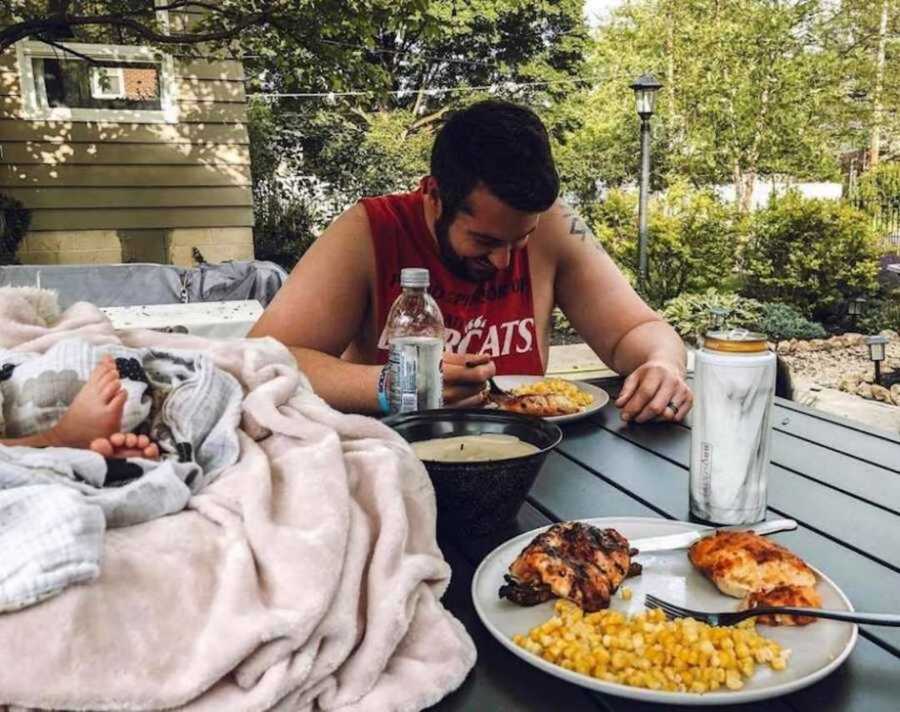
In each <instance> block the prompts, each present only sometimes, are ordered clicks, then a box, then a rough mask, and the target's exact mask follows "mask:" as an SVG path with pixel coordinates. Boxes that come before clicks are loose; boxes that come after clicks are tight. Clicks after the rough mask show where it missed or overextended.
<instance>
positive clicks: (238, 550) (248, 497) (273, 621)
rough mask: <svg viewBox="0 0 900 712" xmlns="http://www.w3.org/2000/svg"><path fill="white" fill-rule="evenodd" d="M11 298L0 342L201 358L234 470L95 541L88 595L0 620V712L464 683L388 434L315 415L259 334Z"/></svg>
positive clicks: (274, 704) (425, 523) (326, 699)
mask: <svg viewBox="0 0 900 712" xmlns="http://www.w3.org/2000/svg"><path fill="white" fill-rule="evenodd" d="M32 296H33V295H32ZM28 297H29V295H28V294H27V293H16V292H13V291H11V290H0V346H2V347H4V348H7V349H11V350H14V351H21V352H27V353H44V352H46V351H47V350H48V349H50V348H51V347H52V346H53V345H54V344H56V343H58V342H59V341H61V340H64V339H69V338H72V337H77V338H81V339H84V340H86V341H88V342H90V343H92V344H95V345H99V344H107V345H118V346H125V347H128V348H136V349H154V350H163V351H165V350H182V351H189V352H203V353H204V354H205V355H206V356H207V357H208V358H209V359H211V361H212V362H213V363H214V364H215V365H216V366H217V367H218V368H221V369H223V370H224V371H226V372H227V373H230V374H231V375H232V376H233V377H234V378H236V379H237V381H238V382H239V383H240V384H241V387H242V388H243V391H244V393H245V397H244V400H243V403H242V405H241V417H242V421H241V429H240V431H239V432H238V437H239V440H240V448H241V449H240V457H239V459H238V461H237V462H236V463H235V464H234V465H232V466H230V467H227V468H225V470H224V471H223V472H222V473H221V474H220V475H219V476H218V478H217V479H215V481H214V482H212V483H211V484H209V485H208V486H207V487H205V489H203V491H202V492H200V493H199V494H196V495H193V496H192V497H191V498H190V500H189V502H188V506H187V509H185V510H184V511H181V512H179V513H176V514H172V515H169V516H164V517H160V518H157V519H153V520H152V521H147V522H144V523H142V524H138V525H135V526H129V527H123V528H118V529H111V530H108V531H107V532H106V536H105V539H104V542H103V565H102V568H101V570H100V574H99V577H98V578H97V579H96V580H95V581H93V582H91V583H89V584H80V585H74V586H70V587H69V588H67V589H66V590H65V591H63V592H62V593H61V594H60V595H58V596H55V597H53V598H51V599H49V600H46V601H44V602H43V603H40V604H38V605H35V606H32V607H30V608H27V609H23V610H19V611H15V612H10V613H5V614H0V650H2V651H3V656H2V659H3V665H0V710H3V709H4V706H6V707H7V708H8V709H9V710H12V709H18V708H25V709H32V708H34V709H60V710H70V709H71V710H88V709H89V710H162V709H179V710H198V711H199V710H204V711H205V710H208V711H210V712H212V711H216V712H225V711H227V712H243V711H248V712H249V711H250V710H253V711H256V710H260V711H262V710H279V711H282V710H283V711H288V710H290V711H292V712H295V711H296V712H313V711H315V710H345V711H346V712H380V711H382V710H384V711H385V712H390V711H400V710H404V711H406V710H419V709H423V708H425V707H427V706H429V705H431V704H434V703H435V702H437V701H438V700H439V699H440V698H441V697H443V696H444V695H446V694H447V693H448V692H450V691H451V690H453V689H455V688H456V687H457V686H458V685H459V684H461V682H462V681H463V679H464V678H465V676H466V675H467V674H468V671H469V670H470V669H471V668H472V666H473V664H474V661H475V649H474V646H473V644H472V641H471V639H470V638H469V636H468V634H467V633H466V631H465V629H464V628H463V627H462V625H461V624H460V623H459V622H458V621H457V620H456V619H454V618H453V617H452V616H451V615H450V614H449V613H448V612H447V611H446V610H445V609H444V608H443V606H442V605H441V603H440V597H441V596H442V595H443V593H444V591H445V590H446V587H447V584H448V582H449V576H450V570H449V567H448V565H447V563H446V561H445V560H444V558H443V556H442V555H441V552H440V550H439V549H438V547H437V544H436V541H435V518H436V516H435V504H434V492H433V489H432V487H431V484H430V482H429V480H428V477H427V474H426V473H425V471H424V469H423V467H422V465H421V463H419V462H418V461H417V460H416V459H415V457H414V456H413V455H412V452H411V450H410V448H409V447H408V446H407V445H406V443H405V442H403V440H402V439H401V438H400V437H399V436H397V435H396V434H395V433H394V432H393V431H391V430H390V429H389V428H387V427H385V426H383V425H382V424H380V423H378V422H377V421H375V420H372V419H369V418H363V417H359V416H350V415H343V414H341V413H338V412H336V411H334V410H332V409H331V408H330V407H328V406H327V405H326V404H325V403H324V402H323V401H322V400H321V399H319V398H318V397H317V396H316V395H315V394H314V393H313V392H312V391H311V389H310V387H309V383H308V382H307V381H306V379H305V378H304V377H303V376H302V374H301V373H299V372H298V371H297V369H296V367H295V365H294V362H293V359H292V357H291V356H290V354H289V353H288V352H287V350H286V349H284V348H283V347H282V346H281V345H279V344H278V343H276V342H274V341H272V340H268V339H266V340H242V341H229V342H224V341H223V342H215V341H208V340H205V339H200V338H197V337H190V336H184V335H179V334H160V333H156V332H122V333H116V332H115V331H114V330H113V329H112V326H111V324H110V323H109V321H108V320H107V319H106V318H105V317H104V316H103V315H102V314H101V313H100V312H99V310H97V309H96V308H94V307H93V306H91V305H88V304H77V305H74V306H73V307H71V308H70V309H69V310H67V311H66V312H65V314H63V315H62V316H61V317H60V318H59V319H54V318H53V317H52V315H51V316H50V317H49V318H47V316H46V314H42V311H46V310H42V309H40V308H36V307H35V303H36V302H35V300H34V299H33V298H31V299H29V298H28Z"/></svg>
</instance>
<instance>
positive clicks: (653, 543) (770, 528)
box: [628, 519, 797, 554]
mask: <svg viewBox="0 0 900 712" xmlns="http://www.w3.org/2000/svg"><path fill="white" fill-rule="evenodd" d="M796 528H797V522H795V521H794V520H793V519H773V520H771V521H768V522H760V523H759V524H753V525H751V526H740V527H720V528H719V529H718V531H739V532H743V531H747V530H748V529H749V530H751V531H754V532H756V533H757V534H774V533H775V532H786V531H790V530H791V529H796ZM714 531H717V530H716V529H714V528H712V527H709V528H706V529H698V530H696V531H692V532H682V533H681V534H667V535H665V536H651V537H646V538H644V539H634V540H631V541H629V542H628V543H629V544H630V545H631V546H633V547H634V548H636V549H637V550H638V552H639V554H647V553H650V552H651V551H675V550H676V549H687V548H688V547H689V546H690V545H691V544H693V543H694V542H695V541H697V540H698V539H702V538H703V537H705V536H708V535H709V534H712V533H713V532H714Z"/></svg>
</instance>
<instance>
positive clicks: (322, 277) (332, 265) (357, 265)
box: [250, 205, 381, 413]
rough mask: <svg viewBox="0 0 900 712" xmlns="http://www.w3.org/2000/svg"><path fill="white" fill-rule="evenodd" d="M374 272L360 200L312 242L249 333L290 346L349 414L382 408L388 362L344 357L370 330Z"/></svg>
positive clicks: (320, 389)
mask: <svg viewBox="0 0 900 712" xmlns="http://www.w3.org/2000/svg"><path fill="white" fill-rule="evenodd" d="M373 274H374V254H373V251H372V240H371V232H370V228H369V221H368V217H367V216H366V214H365V209H364V208H363V207H362V206H361V205H356V206H354V207H352V208H350V209H348V210H347V211H346V212H344V213H343V214H342V215H341V216H340V217H339V218H338V219H337V220H335V221H334V223H332V225H331V226H329V228H328V229H327V230H325V232H324V233H322V235H321V236H320V237H319V238H318V239H317V240H316V241H315V242H314V243H313V245H312V247H310V248H309V250H308V251H307V252H306V254H305V255H304V256H303V258H302V259H301V260H300V262H298V263H297V266H296V267H294V270H293V271H292V272H291V275H290V277H289V278H288V280H287V282H285V283H284V285H283V286H282V287H281V289H280V290H279V291H278V294H277V295H276V296H275V299H274V300H273V301H272V303H271V304H270V305H269V306H268V307H267V308H266V311H265V312H264V313H263V315H262V316H261V317H260V319H259V321H258V322H257V323H256V324H255V325H254V327H253V329H252V330H251V331H250V336H251V337H258V336H271V337H274V338H275V339H277V340H278V341H280V342H281V343H283V344H284V345H285V346H287V347H288V348H289V349H290V350H291V353H292V354H293V355H294V358H295V359H296V360H297V365H298V366H299V367H300V369H301V370H302V371H303V372H304V373H305V374H306V375H307V377H308V378H309V380H310V381H311V382H312V385H313V388H314V389H315V391H316V393H318V394H319V395H320V396H321V397H322V398H324V399H325V400H326V401H327V402H328V403H329V404H331V405H332V407H334V408H337V409H339V410H342V411H347V412H361V413H374V412H377V411H378V397H377V393H376V390H377V385H378V376H379V373H380V371H381V367H380V366H371V365H361V364H355V363H351V362H349V361H345V360H343V359H341V358H340V356H341V354H342V353H343V352H344V350H345V349H346V348H347V346H348V345H349V344H350V343H351V341H352V340H353V337H354V336H355V335H356V334H358V333H359V332H360V331H361V330H362V328H363V327H364V320H365V318H366V315H367V312H368V309H369V308H370V305H369V295H370V293H371V279H372V275H373Z"/></svg>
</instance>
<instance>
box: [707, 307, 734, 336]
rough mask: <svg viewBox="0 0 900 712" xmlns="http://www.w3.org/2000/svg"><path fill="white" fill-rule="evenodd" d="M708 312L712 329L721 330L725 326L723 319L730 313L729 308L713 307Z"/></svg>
mask: <svg viewBox="0 0 900 712" xmlns="http://www.w3.org/2000/svg"><path fill="white" fill-rule="evenodd" d="M709 312H710V314H712V318H713V330H714V331H722V329H724V328H725V319H727V318H728V315H729V314H730V312H729V310H728V309H725V308H724V307H713V308H712V309H710V310H709Z"/></svg>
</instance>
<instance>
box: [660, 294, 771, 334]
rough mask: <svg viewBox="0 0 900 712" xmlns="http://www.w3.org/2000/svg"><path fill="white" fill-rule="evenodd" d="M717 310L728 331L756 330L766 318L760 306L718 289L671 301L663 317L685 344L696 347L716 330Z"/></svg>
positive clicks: (687, 295)
mask: <svg viewBox="0 0 900 712" xmlns="http://www.w3.org/2000/svg"><path fill="white" fill-rule="evenodd" d="M716 310H720V311H721V312H723V320H722V323H721V326H722V328H724V329H739V328H740V329H755V328H756V327H757V325H758V324H759V322H760V320H761V318H762V316H763V305H762V304H760V303H759V302H757V301H755V300H753V299H747V298H745V297H741V296H739V295H737V294H732V293H727V292H725V293H722V292H717V291H716V290H715V289H707V290H706V291H705V292H702V293H695V294H683V295H681V296H680V297H675V298H674V299H670V300H669V301H668V302H666V306H665V308H664V309H663V311H662V316H663V318H664V319H665V320H666V321H668V322H669V323H670V324H671V325H672V327H673V328H674V329H675V331H677V332H678V333H679V335H680V336H681V337H682V338H683V339H684V340H685V341H687V342H688V343H690V344H692V345H695V346H696V345H698V344H699V343H700V340H701V339H702V337H703V335H704V334H705V333H706V332H707V331H710V330H711V329H713V328H714V327H715V326H716V320H717V315H716Z"/></svg>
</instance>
